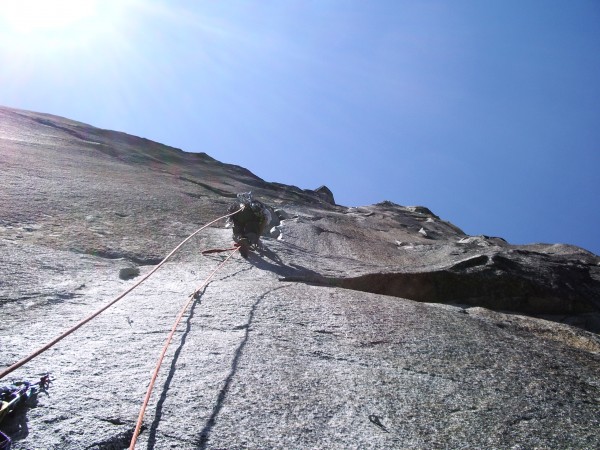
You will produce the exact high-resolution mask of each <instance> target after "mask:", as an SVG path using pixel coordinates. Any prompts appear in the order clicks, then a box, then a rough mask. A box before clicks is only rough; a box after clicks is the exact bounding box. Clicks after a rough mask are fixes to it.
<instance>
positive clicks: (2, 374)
mask: <svg viewBox="0 0 600 450" xmlns="http://www.w3.org/2000/svg"><path fill="white" fill-rule="evenodd" d="M242 209H244V207H241V208H240V209H238V210H237V211H234V212H232V213H229V214H225V215H224V216H221V217H218V218H216V219H215V220H213V221H212V222H209V223H207V224H206V225H204V226H202V227H201V228H199V229H198V230H196V231H194V232H193V233H192V234H190V235H189V236H188V237H187V238H185V239H184V240H183V241H181V243H180V244H179V245H178V246H177V247H175V248H174V249H173V250H172V251H171V253H169V254H168V255H167V256H166V257H165V258H164V259H163V260H162V261H161V262H160V263H159V264H158V265H157V266H156V267H155V268H154V269H152V270H151V271H150V272H148V273H147V274H146V275H144V277H142V279H141V280H140V281H138V282H137V283H136V284H134V285H133V286H131V287H130V288H129V289H127V290H126V291H124V292H123V293H122V294H120V295H119V296H118V297H117V298H115V299H114V300H112V301H110V302H109V303H107V304H106V305H105V306H103V307H102V308H100V309H99V310H97V311H96V312H94V313H93V314H91V315H89V316H88V317H86V318H85V319H83V320H82V321H80V322H79V323H78V324H76V325H74V326H73V327H71V328H69V329H68V330H67V331H65V332H64V333H62V334H61V335H59V336H57V337H56V338H54V339H53V340H51V341H50V342H48V343H47V344H46V345H44V346H43V347H41V348H39V349H38V350H36V351H34V352H33V353H32V354H30V355H29V356H27V357H25V358H23V359H21V360H20V361H18V362H16V363H14V364H13V365H12V366H10V367H8V368H7V369H5V370H3V371H2V372H0V380H1V379H2V378H4V377H5V376H7V375H8V374H10V373H12V372H14V371H15V370H17V369H18V368H19V367H21V366H23V365H24V364H27V363H28V362H29V361H31V360H32V359H33V358H35V357H36V356H39V355H40V354H42V353H43V352H45V351H46V350H48V349H49V348H51V347H52V346H53V345H55V344H56V343H58V342H59V341H61V340H63V339H64V338H66V337H67V336H68V335H70V334H71V333H73V332H74V331H76V330H78V329H79V328H81V327H82V326H83V325H85V324H86V323H88V322H89V321H90V320H92V319H94V318H95V317H97V316H98V315H100V314H101V313H103V312H104V311H106V310H107V309H108V308H110V307H111V306H112V305H114V304H115V303H117V302H118V301H119V300H121V299H122V298H123V297H125V296H126V295H127V294H129V293H130V292H131V291H133V290H134V289H135V288H136V287H138V286H139V285H140V284H142V283H143V282H144V281H146V280H147V279H148V278H150V276H151V275H153V274H154V273H155V272H156V271H157V270H158V269H160V268H161V267H162V266H163V265H164V264H165V263H166V262H167V260H168V259H169V258H171V256H173V255H174V254H175V253H176V252H177V251H178V250H179V249H180V248H181V247H182V246H183V245H184V244H185V243H186V242H187V241H189V240H190V239H191V238H193V237H194V236H195V235H196V234H198V233H199V232H200V231H202V230H204V229H205V228H207V227H209V226H210V225H212V224H213V223H215V222H218V221H219V220H222V219H225V218H227V217H230V216H233V215H234V214H237V213H238V212H240V211H241V210H242ZM236 251H237V249H236Z"/></svg>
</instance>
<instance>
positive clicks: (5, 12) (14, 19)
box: [0, 0, 98, 34]
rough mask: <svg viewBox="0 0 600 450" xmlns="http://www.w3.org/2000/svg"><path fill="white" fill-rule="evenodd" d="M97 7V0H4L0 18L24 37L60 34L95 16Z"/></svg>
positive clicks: (1, 4)
mask: <svg viewBox="0 0 600 450" xmlns="http://www.w3.org/2000/svg"><path fill="white" fill-rule="evenodd" d="M97 7H98V2H97V0H5V1H3V2H1V3H0V19H1V20H2V22H3V23H4V26H6V27H9V28H11V29H12V30H13V31H15V32H19V33H22V34H30V33H38V32H47V31H58V30H61V29H64V28H66V27H69V26H71V25H74V24H77V23H79V22H81V21H84V20H86V19H88V18H90V17H92V16H93V15H94V13H95V12H96V9H97Z"/></svg>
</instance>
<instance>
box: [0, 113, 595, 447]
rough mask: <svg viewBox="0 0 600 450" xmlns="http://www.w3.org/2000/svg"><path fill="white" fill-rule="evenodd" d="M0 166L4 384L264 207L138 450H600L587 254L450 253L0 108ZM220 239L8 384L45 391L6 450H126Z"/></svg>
mask: <svg viewBox="0 0 600 450" xmlns="http://www.w3.org/2000/svg"><path fill="white" fill-rule="evenodd" d="M191 150H195V149H191ZM0 168H1V170H0V186H2V189H1V190H0V308H1V312H2V317H3V320H2V322H1V324H0V327H1V328H0V367H2V368H4V367H7V366H9V365H10V364H12V363H14V362H15V361H17V360H19V359H21V358H22V357H24V356H26V355H28V354H29V353H30V352H31V351H33V350H35V349H36V348H38V347H39V346H41V345H42V344H44V343H46V342H47V341H49V340H50V339H52V338H54V337H55V336H56V335H58V334H59V333H61V332H63V331H64V330H65V329H67V328H68V327H69V326H71V325H73V324H75V323H76V322H78V321H79V320H80V319H81V318H83V317H85V316H86V315H88V314H90V313H91V312H93V311H95V310H96V309H98V308H99V307H100V306H101V305H104V304H105V303H107V302H108V301H109V300H111V299H112V298H114V297H115V296H116V295H118V294H119V293H121V292H122V291H123V290H125V289H126V288H127V287H129V286H131V285H132V284H133V283H135V281H136V280H137V279H139V278H138V275H137V274H138V273H139V274H141V275H143V274H145V273H147V272H148V271H149V270H151V267H150V266H152V265H154V264H157V263H158V262H159V261H160V260H161V259H162V258H163V257H164V256H165V255H166V254H167V253H168V252H169V251H170V250H171V249H172V248H173V247H175V246H176V245H177V244H178V243H179V242H180V241H181V240H183V239H184V238H185V237H186V236H188V235H189V234H190V233H192V232H193V231H195V230H196V229H197V228H199V227H200V226H201V225H202V224H204V223H206V222H208V221H210V220H212V219H214V218H216V217H218V216H220V215H223V214H224V213H225V211H226V209H227V207H228V206H229V204H230V203H231V202H232V201H233V199H235V194H236V193H237V192H242V191H249V190H252V191H253V192H254V194H255V196H256V197H257V198H259V199H260V200H262V201H264V202H265V203H266V204H268V205H269V206H270V207H271V209H272V211H273V214H272V216H273V222H272V223H271V225H270V227H269V230H270V231H269V236H273V237H269V236H265V237H264V238H263V243H264V247H263V249H262V251H261V252H259V253H258V254H251V255H250V257H249V259H248V260H244V259H242V258H241V257H239V256H236V258H235V259H234V260H233V261H231V262H230V263H229V264H228V265H226V266H225V267H224V268H223V270H222V271H221V272H219V273H218V275H217V276H216V278H215V279H214V281H212V282H211V283H210V284H209V285H208V287H207V288H206V289H205V290H204V292H203V293H202V295H201V296H200V298H199V299H198V300H197V301H196V302H195V303H194V304H193V305H192V307H191V310H190V311H189V312H188V314H187V315H186V316H185V318H184V323H182V324H181V325H180V327H179V330H178V333H177V335H176V338H175V340H174V342H173V344H172V346H171V349H170V350H169V353H168V355H167V359H166V362H165V365H164V366H163V368H162V370H161V373H160V377H159V380H158V382H157V384H156V387H155V391H154V395H153V398H152V401H151V404H150V407H149V409H148V411H147V413H146V420H145V429H144V431H143V432H142V434H141V435H140V439H139V441H138V448H157V449H159V448H190V449H191V448H207V449H222V448H228V449H235V448H340V449H342V448H343V449H345V448H424V449H425V448H428V449H429V448H590V449H591V448H598V447H600V437H599V435H598V432H597V430H598V429H599V426H600V382H599V378H598V373H600V339H599V338H598V334H597V333H598V332H599V331H600V320H599V310H600V303H599V301H600V300H599V299H600V266H599V263H600V259H599V258H598V256H597V255H594V254H592V253H590V252H587V251H586V250H583V249H581V248H578V247H574V246H570V245H566V244H532V245H525V246H515V245H511V244H509V243H508V242H506V241H505V240H503V239H501V238H496V237H486V236H467V235H465V233H463V232H462V231H461V230H460V229H459V228H457V227H456V226H454V225H453V224H450V223H448V222H446V221H444V220H442V219H441V218H439V217H437V216H436V215H435V214H433V212H431V211H430V210H429V209H427V208H426V207H424V206H413V207H407V206H400V205H396V204H394V203H392V202H389V201H385V202H382V203H379V204H376V205H371V206H363V207H355V208H347V207H344V206H340V205H336V204H335V201H334V196H333V193H332V192H331V191H330V190H329V189H328V188H327V187H325V186H322V187H321V188H318V189H316V190H303V189H300V188H297V187H294V186H286V185H283V184H279V183H269V182H266V181H264V180H262V179H260V178H258V177H256V176H255V175H253V174H252V173H250V172H249V171H247V170H246V169H243V168H241V167H238V166H233V165H228V164H223V163H220V162H218V161H216V160H214V159H213V158H211V157H209V156H208V155H206V154H204V153H186V152H183V151H181V150H178V149H175V148H172V147H168V146H165V145H161V144H158V143H155V142H151V141H149V140H146V139H143V138H138V137H135V136H130V135H127V134H124V133H119V132H114V131H108V130H100V129H97V128H93V127H91V126H88V125H85V124H82V123H78V122H75V121H71V120H68V119H64V118H59V117H56V116H51V115H47V114H40V113H32V112H28V111H21V110H14V109H9V108H0ZM323 181H324V182H326V181H327V180H323ZM274 230H276V231H274ZM230 244H231V231H230V230H228V229H225V228H224V224H223V223H221V224H217V225H215V226H214V227H211V228H209V229H207V230H206V232H203V233H202V234H200V235H199V236H198V238H197V239H195V240H193V241H192V242H191V243H189V244H188V245H187V246H186V247H184V248H183V250H182V252H181V253H179V254H178V255H177V256H176V257H175V258H174V259H173V260H172V261H171V262H169V263H167V264H166V266H165V267H164V268H162V269H161V270H159V271H158V272H157V273H156V274H155V275H154V276H153V277H151V278H150V279H149V280H148V281H146V282H145V283H144V284H142V286H140V287H139V288H138V289H136V290H135V291H133V292H132V293H131V294H129V295H128V296H127V297H126V298H125V299H123V300H122V301H121V302H119V303H117V304H116V305H115V306H113V307H112V308H111V309H109V310H108V311H106V312H105V313H103V314H102V315H100V316H99V317H98V318H97V319H95V320H94V321H92V322H91V323H89V324H88V325H86V326H84V327H82V328H81V329H80V330H78V331H77V332H75V333H74V334H73V335H71V336H69V337H67V338H66V339H65V340H63V341H61V342H60V343H59V344H57V345H56V346H55V347H53V348H52V349H51V350H49V351H47V352H46V353H44V354H42V355H41V356H39V357H38V358H36V359H34V360H33V361H31V362H30V363H29V364H27V365H25V366H23V367H22V368H20V369H18V370H17V371H16V372H14V373H13V374H11V375H9V376H8V377H7V379H3V380H2V381H1V382H0V384H2V385H5V384H7V383H9V382H10V381H16V380H20V379H25V380H36V379H37V378H39V376H40V374H42V373H44V372H47V371H49V372H51V373H52V375H53V377H54V378H55V381H54V383H53V384H52V386H51V388H50V390H49V393H48V395H45V394H40V395H39V396H38V397H37V399H35V401H33V402H32V403H31V404H30V405H29V407H27V408H21V409H20V410H18V411H17V412H16V413H15V414H13V415H12V416H11V417H9V418H8V419H5V421H4V422H2V423H1V424H0V429H1V430H2V431H4V432H6V433H7V434H9V435H10V436H11V437H12V438H13V440H14V448H15V449H32V448H40V449H80V448H89V449H113V448H127V447H128V445H129V440H130V439H131V435H132V432H133V429H134V427H135V421H136V419H137V414H138V412H139V408H140V406H141V403H142V400H143V396H144V393H145V390H146V387H147V384H148V382H149V377H150V373H151V371H152V369H153V368H154V365H155V363H156V358H157V357H158V353H159V351H160V348H161V347H162V344H163V343H164V340H165V338H166V335H167V334H168V332H169V330H170V327H171V326H172V323H173V320H174V318H175V316H176V315H177V312H178V311H179V309H180V308H181V306H182V305H183V304H184V303H185V301H186V299H187V296H188V295H189V294H190V293H191V292H192V291H193V290H194V289H195V287H196V286H197V285H199V284H200V283H201V282H202V280H204V279H205V277H206V276H207V275H208V274H209V273H210V272H211V271H212V270H213V269H214V267H216V265H217V264H218V262H220V261H221V260H222V259H223V257H224V256H222V255H219V254H217V255H211V256H202V255H201V254H200V251H201V250H203V249H207V248H215V247H222V248H226V247H229V246H230ZM138 271H139V272H138ZM561 322H562V323H561Z"/></svg>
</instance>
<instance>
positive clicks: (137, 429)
mask: <svg viewBox="0 0 600 450" xmlns="http://www.w3.org/2000/svg"><path fill="white" fill-rule="evenodd" d="M239 249H240V247H235V248H233V249H231V250H233V251H232V252H231V253H230V254H229V255H227V258H225V259H224V260H223V261H222V262H221V263H220V264H219V265H218V266H217V268H216V269H215V270H213V271H212V272H211V274H210V275H209V276H208V277H206V279H205V280H204V281H203V282H202V284H201V285H200V286H198V288H197V289H196V290H195V291H194V292H193V293H192V294H190V297H189V298H188V301H187V302H186V303H185V305H183V308H181V311H179V314H178V315H177V318H176V319H175V323H174V324H173V328H171V332H170V333H169V336H167V340H166V341H165V345H164V346H163V348H162V351H161V352H160V356H159V357H158V361H157V362H156V367H155V369H154V373H153V374H152V377H151V378H150V384H149V385H148V390H147V391H146V397H145V398H144V403H143V404H142V407H141V409H140V414H139V416H138V421H137V424H136V426H135V431H134V432H133V436H132V437H131V443H130V444H129V449H130V450H133V449H135V444H136V442H137V438H138V435H139V434H140V430H141V429H142V423H143V422H144V414H145V413H146V408H147V406H148V403H149V402H150V396H151V395H152V390H153V388H154V383H155V382H156V378H157V377H158V371H159V370H160V366H161V365H162V362H163V359H164V357H165V354H166V353H167V349H168V348H169V344H171V340H172V339H173V335H174V334H175V331H176V330H177V326H178V325H179V322H181V319H182V317H183V314H184V313H185V311H186V310H187V309H188V306H190V303H192V301H193V300H194V299H195V298H196V297H197V295H198V293H199V292H200V291H201V290H202V289H203V288H204V287H205V286H206V285H207V284H208V282H209V281H210V280H211V279H212V277H213V276H214V275H215V274H216V273H217V271H218V270H219V269H220V268H221V267H223V266H224V265H225V263H227V261H229V259H230V258H231V257H232V256H233V255H234V254H235V253H236V252H237V251H238V250H239Z"/></svg>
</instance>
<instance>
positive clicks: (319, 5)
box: [0, 0, 600, 254]
mask: <svg viewBox="0 0 600 450" xmlns="http://www.w3.org/2000/svg"><path fill="white" fill-rule="evenodd" d="M48 3H51V2H42V1H35V0H14V1H11V0H7V1H5V2H4V3H3V4H2V6H0V61H1V64H0V86H1V87H0V104H2V105H4V106H11V107H17V108H23V109H29V110H34V111H40V112H47V113H52V114H57V115H61V116H65V117H68V118H71V119H74V120H79V121H82V122H85V123H89V124H91V125H94V126H98V127H102V128H108V129H114V130H119V131H125V132H127V133H131V134H135V135H138V136H142V137H146V138H149V139H152V140H156V141H159V142H162V143H165V144H168V145H172V146H175V147H179V148H181V149H183V150H186V151H204V152H206V153H208V154H209V155H211V156H213V157H214V158H217V159H219V160H221V161H223V162H228V163H234V164H238V165H241V166H243V167H246V168H248V169H249V170H251V171H252V172H254V173H255V174H257V175H258V176H260V177H262V178H264V179H265V180H267V181H278V182H282V183H286V184H293V185H296V186H299V187H301V188H316V187H318V186H320V185H322V184H326V185H327V186H329V188H330V189H331V190H332V191H333V193H334V195H335V198H336V200H337V202H338V203H340V204H343V205H346V206H358V205H367V204H372V203H376V202H379V201H382V200H391V201H394V202H396V203H399V204H402V205H424V206H427V207H429V208H430V209H431V210H432V211H433V212H435V213H436V214H438V215H439V216H441V217H442V218H443V219H446V220H449V221H451V222H453V223H454V224H456V225H457V226H459V227H461V228H462V229H463V230H464V231H465V232H467V233H469V234H474V235H476V234H486V235H493V236H501V237H504V238H505V239H507V240H508V241H509V242H512V243H517V244H523V243H532V242H550V243H556V242H562V243H571V244H575V245H579V246H582V247H584V248H586V249H588V250H591V251H594V252H595V253H597V254H599V253H600V235H599V233H598V229H599V223H600V210H599V208H598V206H599V201H598V193H600V176H599V174H598V171H599V169H600V2H599V1H597V0H564V1H558V0H502V1H491V0H490V1H487V0H471V1H466V0H452V1H449V0H448V1H428V0H419V1H417V0H414V1H403V0H391V1H384V0H379V1H377V0H373V1H363V0H312V1H310V0H304V1H300V0H295V1H294V0H255V1H250V0H248V1H225V0H222V1H191V0H190V1H158V0H144V1H142V0H122V1H116V0H104V1H99V0H98V1H95V0H70V1H68V0H62V1H61V0H56V1H55V2H53V7H52V8H50V9H49V8H48V6H46V5H47V4H48ZM7 5H8V6H7Z"/></svg>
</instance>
